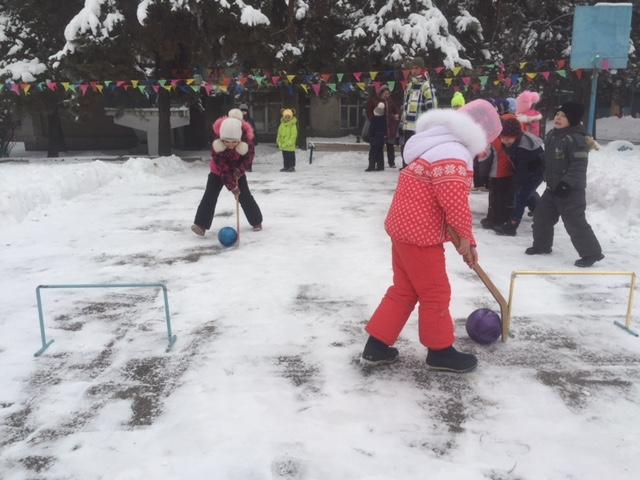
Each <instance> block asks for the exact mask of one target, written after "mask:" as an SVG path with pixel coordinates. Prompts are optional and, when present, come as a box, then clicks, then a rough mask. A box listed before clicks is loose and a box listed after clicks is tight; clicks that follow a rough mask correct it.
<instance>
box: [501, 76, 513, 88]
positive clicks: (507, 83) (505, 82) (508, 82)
mask: <svg viewBox="0 0 640 480" xmlns="http://www.w3.org/2000/svg"><path fill="white" fill-rule="evenodd" d="M502 82H503V83H504V86H505V87H507V88H511V85H512V84H513V82H512V81H511V79H510V78H505V79H504V80H503V81H502Z"/></svg>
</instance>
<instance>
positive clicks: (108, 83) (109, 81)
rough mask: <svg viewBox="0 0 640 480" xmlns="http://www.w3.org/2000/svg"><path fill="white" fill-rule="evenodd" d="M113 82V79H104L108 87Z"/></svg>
mask: <svg viewBox="0 0 640 480" xmlns="http://www.w3.org/2000/svg"><path fill="white" fill-rule="evenodd" d="M112 83H113V81H112V80H105V81H104V86H105V87H107V88H108V87H109V85H111V84H112Z"/></svg>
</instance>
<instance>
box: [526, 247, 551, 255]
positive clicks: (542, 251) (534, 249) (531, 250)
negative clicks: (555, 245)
mask: <svg viewBox="0 0 640 480" xmlns="http://www.w3.org/2000/svg"><path fill="white" fill-rule="evenodd" d="M524 253H526V254H527V255H542V254H547V253H551V248H539V247H529V248H527V249H526V250H525V251H524Z"/></svg>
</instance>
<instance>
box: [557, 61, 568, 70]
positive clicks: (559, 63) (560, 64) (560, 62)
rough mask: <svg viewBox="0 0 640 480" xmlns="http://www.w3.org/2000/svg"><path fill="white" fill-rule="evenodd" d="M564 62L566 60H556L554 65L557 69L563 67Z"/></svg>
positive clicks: (565, 62)
mask: <svg viewBox="0 0 640 480" xmlns="http://www.w3.org/2000/svg"><path fill="white" fill-rule="evenodd" d="M566 64H567V61H566V60H558V61H556V65H557V66H558V69H563V68H564V66H565V65H566Z"/></svg>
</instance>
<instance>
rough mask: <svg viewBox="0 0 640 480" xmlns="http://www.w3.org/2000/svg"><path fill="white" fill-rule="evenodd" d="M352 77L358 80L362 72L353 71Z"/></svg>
mask: <svg viewBox="0 0 640 480" xmlns="http://www.w3.org/2000/svg"><path fill="white" fill-rule="evenodd" d="M353 78H355V79H356V80H357V81H358V82H359V81H360V78H362V72H354V73H353Z"/></svg>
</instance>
